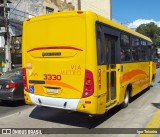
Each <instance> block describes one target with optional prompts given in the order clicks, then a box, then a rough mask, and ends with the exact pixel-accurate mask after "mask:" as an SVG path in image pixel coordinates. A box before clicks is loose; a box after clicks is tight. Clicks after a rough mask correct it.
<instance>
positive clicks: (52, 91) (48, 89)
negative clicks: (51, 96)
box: [46, 88, 58, 93]
mask: <svg viewBox="0 0 160 137" xmlns="http://www.w3.org/2000/svg"><path fill="white" fill-rule="evenodd" d="M46 91H47V92H48V93H58V89H55V88H47V89H46Z"/></svg>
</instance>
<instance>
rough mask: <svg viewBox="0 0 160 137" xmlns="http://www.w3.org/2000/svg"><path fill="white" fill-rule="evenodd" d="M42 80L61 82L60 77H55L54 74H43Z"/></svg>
mask: <svg viewBox="0 0 160 137" xmlns="http://www.w3.org/2000/svg"><path fill="white" fill-rule="evenodd" d="M43 76H44V78H43V79H44V80H61V79H62V77H61V75H55V74H43Z"/></svg>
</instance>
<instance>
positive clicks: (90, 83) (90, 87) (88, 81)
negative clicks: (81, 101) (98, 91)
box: [82, 70, 94, 98]
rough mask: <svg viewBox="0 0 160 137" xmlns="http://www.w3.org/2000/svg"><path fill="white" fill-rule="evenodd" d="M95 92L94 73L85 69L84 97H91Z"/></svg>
mask: <svg viewBox="0 0 160 137" xmlns="http://www.w3.org/2000/svg"><path fill="white" fill-rule="evenodd" d="M93 93H94V80H93V73H92V72H91V71H89V70H85V79H84V90H83V94H82V98H85V97H89V96H91V95H92V94H93Z"/></svg>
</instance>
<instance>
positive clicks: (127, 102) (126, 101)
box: [121, 90, 130, 108]
mask: <svg viewBox="0 0 160 137" xmlns="http://www.w3.org/2000/svg"><path fill="white" fill-rule="evenodd" d="M129 99H130V92H129V90H127V91H126V93H125V97H124V102H123V103H122V104H121V107H122V108H126V107H127V106H128V104H129Z"/></svg>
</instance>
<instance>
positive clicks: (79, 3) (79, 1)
mask: <svg viewBox="0 0 160 137" xmlns="http://www.w3.org/2000/svg"><path fill="white" fill-rule="evenodd" d="M78 10H81V0H78Z"/></svg>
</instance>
